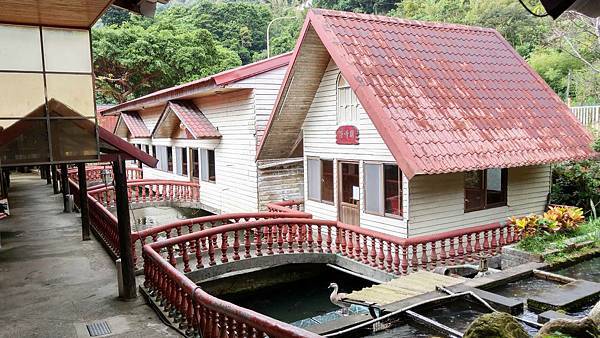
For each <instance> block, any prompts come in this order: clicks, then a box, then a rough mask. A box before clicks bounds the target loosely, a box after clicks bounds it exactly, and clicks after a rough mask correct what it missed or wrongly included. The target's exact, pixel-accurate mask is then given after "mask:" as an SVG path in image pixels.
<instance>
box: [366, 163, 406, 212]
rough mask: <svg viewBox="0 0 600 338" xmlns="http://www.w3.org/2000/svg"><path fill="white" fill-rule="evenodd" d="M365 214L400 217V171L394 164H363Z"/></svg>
mask: <svg viewBox="0 0 600 338" xmlns="http://www.w3.org/2000/svg"><path fill="white" fill-rule="evenodd" d="M363 170H364V186H365V212H367V213H370V214H375V215H380V216H396V217H400V216H402V171H400V169H399V168H398V166H397V165H395V164H383V163H365V164H364V166H363Z"/></svg>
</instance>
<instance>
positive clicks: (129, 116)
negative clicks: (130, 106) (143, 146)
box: [120, 111, 150, 138]
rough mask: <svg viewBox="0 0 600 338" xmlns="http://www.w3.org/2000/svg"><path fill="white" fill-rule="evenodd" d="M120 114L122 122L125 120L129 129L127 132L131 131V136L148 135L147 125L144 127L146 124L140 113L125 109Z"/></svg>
mask: <svg viewBox="0 0 600 338" xmlns="http://www.w3.org/2000/svg"><path fill="white" fill-rule="evenodd" d="M120 115H121V118H122V119H123V122H125V125H126V126H127V129H129V132H130V133H131V136H132V137H134V138H145V137H150V131H149V130H148V127H146V124H144V121H143V120H142V118H141V117H140V114H138V113H137V112H134V111H126V112H122V113H121V114H120Z"/></svg>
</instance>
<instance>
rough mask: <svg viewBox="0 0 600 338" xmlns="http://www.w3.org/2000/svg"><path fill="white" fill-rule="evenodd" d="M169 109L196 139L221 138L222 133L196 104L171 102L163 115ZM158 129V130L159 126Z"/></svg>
mask: <svg viewBox="0 0 600 338" xmlns="http://www.w3.org/2000/svg"><path fill="white" fill-rule="evenodd" d="M169 109H170V110H171V111H172V112H173V113H174V114H175V115H176V116H177V118H179V121H181V123H183V125H184V126H185V128H186V129H187V130H188V131H189V132H190V134H191V135H192V136H193V137H194V138H195V139H200V138H220V137H221V133H219V131H218V130H217V128H215V127H214V126H213V125H212V123H210V121H209V120H208V119H207V118H206V116H204V114H203V113H202V111H200V109H199V108H198V107H197V106H196V105H195V104H194V103H192V102H190V101H169V103H168V104H167V107H166V108H165V112H164V113H163V114H166V113H167V112H168V110H169ZM161 120H162V118H161ZM159 124H160V120H159ZM156 128H158V124H157V127H156Z"/></svg>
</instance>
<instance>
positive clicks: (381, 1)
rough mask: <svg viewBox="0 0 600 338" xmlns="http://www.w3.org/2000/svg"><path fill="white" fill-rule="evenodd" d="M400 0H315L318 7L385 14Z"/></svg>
mask: <svg viewBox="0 0 600 338" xmlns="http://www.w3.org/2000/svg"><path fill="white" fill-rule="evenodd" d="M400 2H402V0H367V1H364V0H316V1H315V3H314V5H315V7H318V8H327V9H335V10H338V11H346V12H357V13H368V14H386V13H387V12H389V11H390V10H392V9H394V8H395V7H396V5H397V4H398V3H400Z"/></svg>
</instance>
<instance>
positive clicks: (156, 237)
mask: <svg viewBox="0 0 600 338" xmlns="http://www.w3.org/2000/svg"><path fill="white" fill-rule="evenodd" d="M282 217H294V218H310V217H311V215H310V214H307V213H304V212H300V211H293V210H290V209H288V210H287V212H285V213H284V212H279V213H273V212H257V213H233V214H222V215H212V216H204V217H197V218H190V219H185V220H181V221H177V222H173V223H169V224H164V225H159V226H155V227H152V228H148V229H144V230H140V231H137V232H133V233H132V234H131V240H132V242H133V255H134V262H135V263H137V260H138V255H137V253H138V252H141V248H142V247H143V246H144V245H145V244H148V243H155V242H158V241H160V240H165V239H169V238H173V237H179V236H182V235H186V234H191V233H194V232H198V231H203V230H205V229H209V228H214V227H217V226H222V225H225V224H235V223H241V222H242V223H245V222H250V221H258V220H264V219H271V218H282Z"/></svg>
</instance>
